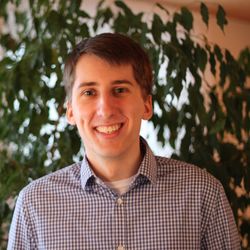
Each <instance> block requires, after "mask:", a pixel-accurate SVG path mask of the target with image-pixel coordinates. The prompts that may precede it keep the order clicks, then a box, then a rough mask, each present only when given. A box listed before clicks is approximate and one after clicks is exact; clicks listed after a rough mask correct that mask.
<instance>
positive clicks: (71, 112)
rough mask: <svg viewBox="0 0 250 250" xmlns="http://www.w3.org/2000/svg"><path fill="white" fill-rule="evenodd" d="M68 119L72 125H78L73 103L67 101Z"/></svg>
mask: <svg viewBox="0 0 250 250" xmlns="http://www.w3.org/2000/svg"><path fill="white" fill-rule="evenodd" d="M66 118H67V121H68V123H69V124H70V125H75V124H76V122H75V118H74V114H73V108H72V103H71V101H67V109H66Z"/></svg>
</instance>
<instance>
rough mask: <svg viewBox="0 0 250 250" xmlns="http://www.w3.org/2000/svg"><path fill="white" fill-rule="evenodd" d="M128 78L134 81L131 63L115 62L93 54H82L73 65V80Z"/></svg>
mask: <svg viewBox="0 0 250 250" xmlns="http://www.w3.org/2000/svg"><path fill="white" fill-rule="evenodd" d="M125 76H126V78H129V79H130V80H133V81H135V82H136V80H135V77H134V73H133V68H132V65H131V64H116V63H112V62H109V61H107V60H105V59H103V58H101V57H98V56H96V55H93V54H85V55H82V56H81V57H80V58H79V59H78V61H77V63H76V66H75V82H78V81H79V80H81V79H86V80H87V79H89V80H93V79H96V80H101V79H103V80H104V79H106V80H108V79H110V80H111V79H112V78H120V77H122V78H124V77H125Z"/></svg>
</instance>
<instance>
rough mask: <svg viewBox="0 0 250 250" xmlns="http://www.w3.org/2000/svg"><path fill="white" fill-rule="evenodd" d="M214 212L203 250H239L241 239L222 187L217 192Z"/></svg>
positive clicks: (203, 241) (203, 243)
mask: <svg viewBox="0 0 250 250" xmlns="http://www.w3.org/2000/svg"><path fill="white" fill-rule="evenodd" d="M215 195H216V199H214V202H213V203H212V206H213V207H212V210H211V211H212V212H211V213H210V216H209V218H208V224H207V227H206V231H205V234H204V235H203V239H202V249H221V250H223V249H224V250H239V249H240V237H239V234H238V230H237V226H236V223H235V220H234V216H233V212H232V209H231V207H230V205H229V202H228V200H227V197H226V194H225V192H224V189H223V187H222V185H221V184H220V183H219V184H218V188H217V190H216V194H215Z"/></svg>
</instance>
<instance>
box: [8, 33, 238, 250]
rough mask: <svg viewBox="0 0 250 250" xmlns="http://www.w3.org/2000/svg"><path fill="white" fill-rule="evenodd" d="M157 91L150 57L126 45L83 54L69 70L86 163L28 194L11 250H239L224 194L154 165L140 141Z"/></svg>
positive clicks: (71, 118)
mask: <svg viewBox="0 0 250 250" xmlns="http://www.w3.org/2000/svg"><path fill="white" fill-rule="evenodd" d="M152 82H153V81H152V70H151V66H150V63H149V59H148V57H147V55H146V54H145V52H144V51H143V50H142V49H141V47H140V46H139V45H138V44H137V43H135V42H134V41H132V40H131V39H130V38H128V37H126V36H123V35H120V34H110V33H105V34H101V35H98V36H96V37H94V38H89V39H85V40H83V41H82V42H81V43H79V44H78V45H77V46H76V48H75V49H74V50H73V51H72V53H71V54H70V55H69V58H68V61H67V62H66V64H65V70H64V83H65V87H66V93H67V113H66V115H67V119H68V122H69V123H70V124H71V125H75V126H76V127H77V129H78V132H79V134H80V136H81V139H82V140H83V143H84V147H85V157H84V160H83V161H82V162H81V163H76V164H73V165H72V166H69V167H66V168H64V169H62V170H59V171H57V172H55V173H52V174H50V175H48V176H45V177H43V178H41V179H39V180H36V181H34V182H32V183H31V184H30V185H28V186H27V187H26V188H24V189H23V190H22V191H21V193H20V195H19V198H18V200H17V204H16V208H15V213H14V217H13V222H12V225H11V229H10V234H9V237H10V239H9V245H8V249H60V250H62V249H106V250H111V249H118V250H122V249H136V250H140V249H143V250H145V249H149V250H154V249H161V250H162V249H192V250H194V249H227V250H228V249H239V238H238V234H237V229H236V226H235V222H234V219H233V215H232V211H231V209H230V206H229V203H228V201H227V199H226V196H225V193H224V191H223V188H222V186H221V184H220V183H219V182H218V181H217V180H216V179H215V178H213V177H212V176H210V175H209V174H208V173H206V172H205V171H203V170H201V169H199V168H197V167H195V166H192V165H189V164H186V163H183V162H179V161H175V160H171V159H167V158H163V157H157V156H154V155H153V153H152V151H151V150H150V148H149V147H148V145H147V143H146V141H145V140H144V139H142V138H140V136H139V131H140V125H141V120H142V119H145V120H148V119H150V117H151V116H152V98H151V89H152Z"/></svg>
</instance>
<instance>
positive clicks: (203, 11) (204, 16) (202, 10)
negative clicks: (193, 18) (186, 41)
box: [200, 2, 209, 27]
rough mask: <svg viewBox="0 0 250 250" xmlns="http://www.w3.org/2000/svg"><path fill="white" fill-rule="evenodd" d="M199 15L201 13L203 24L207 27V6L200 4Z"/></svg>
mask: <svg viewBox="0 0 250 250" xmlns="http://www.w3.org/2000/svg"><path fill="white" fill-rule="evenodd" d="M200 13H201V17H202V20H203V22H204V23H205V24H206V25H207V27H208V20H209V12H208V8H207V6H206V5H205V4H204V3H203V2H201V5H200Z"/></svg>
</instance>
